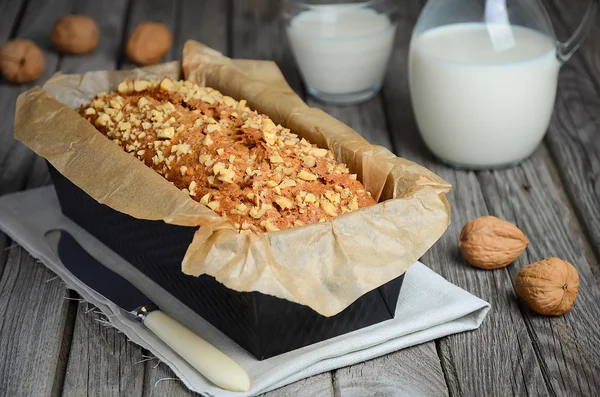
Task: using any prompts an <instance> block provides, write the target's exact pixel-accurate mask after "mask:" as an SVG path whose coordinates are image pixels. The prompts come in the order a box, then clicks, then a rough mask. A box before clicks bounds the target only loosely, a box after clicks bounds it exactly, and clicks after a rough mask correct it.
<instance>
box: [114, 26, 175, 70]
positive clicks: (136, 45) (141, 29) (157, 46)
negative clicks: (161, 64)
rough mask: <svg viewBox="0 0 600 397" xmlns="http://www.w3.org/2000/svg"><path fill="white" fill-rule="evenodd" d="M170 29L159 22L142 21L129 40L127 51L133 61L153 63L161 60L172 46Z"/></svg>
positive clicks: (139, 63) (145, 63)
mask: <svg viewBox="0 0 600 397" xmlns="http://www.w3.org/2000/svg"><path fill="white" fill-rule="evenodd" d="M171 43H172V38H171V33H170V32H169V29H168V28H167V27H166V26H165V25H163V24H162V23H158V22H143V23H140V24H139V25H138V26H137V27H136V28H135V30H134V31H133V33H131V36H129V40H127V46H126V47H125V51H126V52H127V56H128V57H129V59H130V60H131V62H133V63H137V64H138V65H152V64H154V63H157V62H158V61H160V60H161V59H162V58H163V57H164V56H165V55H166V54H167V52H169V49H170V48H171Z"/></svg>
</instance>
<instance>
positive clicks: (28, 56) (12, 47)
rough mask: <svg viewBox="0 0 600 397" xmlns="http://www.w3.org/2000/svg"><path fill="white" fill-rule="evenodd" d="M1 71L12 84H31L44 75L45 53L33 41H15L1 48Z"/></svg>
mask: <svg viewBox="0 0 600 397" xmlns="http://www.w3.org/2000/svg"><path fill="white" fill-rule="evenodd" d="M0 71H2V74H3V75H4V77H6V79H7V80H8V81H10V82H12V83H17V84H22V83H31V82H33V81H36V80H37V79H39V78H40V76H41V75H42V73H44V53H43V52H42V50H40V49H39V47H38V46H36V45H35V44H34V42H33V41H31V40H24V39H15V40H12V41H9V42H7V43H5V44H4V45H3V46H2V47H0Z"/></svg>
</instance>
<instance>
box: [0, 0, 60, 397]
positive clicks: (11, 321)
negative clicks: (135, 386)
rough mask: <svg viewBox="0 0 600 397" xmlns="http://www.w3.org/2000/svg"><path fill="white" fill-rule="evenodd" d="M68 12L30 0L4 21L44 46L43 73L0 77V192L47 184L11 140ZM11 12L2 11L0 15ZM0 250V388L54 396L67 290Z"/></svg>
mask: <svg viewBox="0 0 600 397" xmlns="http://www.w3.org/2000/svg"><path fill="white" fill-rule="evenodd" d="M3 7H4V5H3ZM4 10H5V8H3V11H4ZM70 10H71V3H70V2H62V3H61V4H52V3H48V2H45V1H38V0H31V1H29V2H28V3H27V5H26V7H25V8H24V9H23V14H22V18H20V19H19V18H18V16H16V15H15V16H14V18H15V21H14V23H17V22H18V26H16V25H15V26H13V24H11V23H10V22H8V21H4V22H6V24H4V22H3V23H2V25H3V28H1V29H0V30H1V31H2V34H3V35H6V34H7V30H5V28H4V26H11V30H12V31H14V34H15V36H16V37H22V38H27V39H31V40H33V41H34V42H36V44H37V45H38V46H40V48H42V50H43V52H44V58H45V71H44V73H43V75H42V77H41V79H40V80H39V81H38V82H36V83H34V84H28V85H21V86H17V85H12V84H9V83H8V82H6V81H5V80H1V81H0V107H1V108H2V111H3V112H4V115H5V116H4V117H2V118H0V194H5V193H8V192H14V191H18V190H21V189H23V188H24V187H26V185H30V186H37V185H40V184H44V183H45V181H44V176H43V173H42V174H40V173H35V177H34V178H31V179H30V170H32V168H33V167H34V164H35V163H34V161H35V155H34V154H33V152H31V151H30V150H29V149H27V148H26V147H25V146H24V145H22V144H21V143H19V142H17V141H15V140H14V139H13V115H14V109H15V101H16V98H17V96H18V95H19V94H20V93H21V92H23V91H25V90H26V89H29V88H30V87H32V86H34V85H36V84H41V83H43V82H44V81H45V80H46V79H47V78H49V77H50V76H51V75H52V74H53V73H54V72H55V70H56V68H57V64H58V61H59V56H58V55H57V54H56V53H54V52H53V50H52V46H51V43H50V39H49V37H50V35H49V32H50V31H51V29H52V26H53V25H54V22H55V20H56V19H57V18H58V17H59V16H60V15H63V14H67V13H69V12H70ZM10 15H11V13H10V12H9V13H8V14H4V13H2V14H1V16H0V18H4V17H9V16H10ZM13 27H14V29H13ZM4 38H6V37H4ZM36 169H38V168H37V166H36ZM3 240H4V241H6V240H5V239H4V238H3ZM1 245H4V244H1ZM1 248H2V249H3V254H5V253H8V255H7V262H6V265H5V268H4V270H3V272H2V276H1V278H0V297H1V298H0V312H1V313H2V316H1V318H0V322H1V326H0V344H1V345H2V347H1V348H0V355H2V359H1V362H2V369H1V370H0V390H2V391H3V394H4V395H15V396H16V395H31V396H48V395H55V394H56V393H57V391H58V390H60V386H61V384H60V383H61V378H62V373H63V371H62V368H61V362H62V360H61V357H62V356H61V353H64V345H63V343H62V339H63V334H64V330H65V325H66V322H67V321H68V319H69V310H68V308H69V305H68V303H67V301H65V300H64V299H63V296H64V295H65V294H66V288H65V287H64V286H63V285H62V284H61V283H60V282H58V281H54V282H47V280H49V279H52V278H54V275H53V274H52V273H51V272H50V271H48V270H47V269H46V268H44V267H43V266H42V265H40V264H38V263H36V261H35V260H34V259H33V258H31V257H30V256H29V255H28V254H27V253H25V252H24V251H23V249H22V248H20V247H18V246H11V249H10V250H9V251H6V252H4V248H5V247H4V246H2V247H1ZM0 267H2V266H1V265H0ZM32 374H35V376H32Z"/></svg>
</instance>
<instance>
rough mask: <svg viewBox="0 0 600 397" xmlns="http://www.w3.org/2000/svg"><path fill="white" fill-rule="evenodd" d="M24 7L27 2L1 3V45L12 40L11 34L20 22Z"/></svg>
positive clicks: (21, 0)
mask: <svg viewBox="0 0 600 397" xmlns="http://www.w3.org/2000/svg"><path fill="white" fill-rule="evenodd" d="M24 7H25V0H17V1H2V2H0V43H4V42H5V41H6V40H8V39H9V38H11V37H10V34H11V33H12V32H13V30H15V28H16V27H17V25H18V23H19V22H20V20H21V18H20V16H21V13H22V12H23V11H24Z"/></svg>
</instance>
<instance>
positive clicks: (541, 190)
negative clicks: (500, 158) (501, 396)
mask: <svg viewBox="0 0 600 397" xmlns="http://www.w3.org/2000/svg"><path fill="white" fill-rule="evenodd" d="M544 154H545V150H544V149H543V148H542V149H541V150H539V151H538V152H536V153H535V155H534V156H532V157H531V158H530V159H529V160H528V161H526V162H525V163H524V164H523V165H522V166H521V167H518V168H514V169H510V170H506V171H503V172H483V173H480V175H479V179H480V181H481V185H482V187H483V191H484V194H485V197H486V201H487V204H488V208H489V209H490V211H491V212H492V213H493V214H494V215H497V216H499V217H502V218H503V219H507V220H510V221H512V222H514V223H516V224H517V225H518V226H519V228H520V229H521V230H522V231H523V232H524V233H525V235H527V236H528V237H529V239H530V240H531V243H530V246H529V247H528V248H527V250H526V252H525V254H524V255H522V256H521V257H520V258H519V259H518V260H517V262H516V263H515V264H514V265H512V266H509V267H507V268H506V271H507V272H508V273H509V274H510V276H511V278H512V279H514V277H516V275H517V273H518V272H519V270H520V269H521V268H522V266H524V265H525V264H527V263H531V262H535V261H539V260H541V259H543V258H546V257H549V256H558V257H560V258H562V259H565V260H567V261H569V262H571V263H573V265H574V266H575V267H576V268H577V270H578V272H579V277H580V284H581V287H580V289H579V294H578V296H577V301H576V303H575V305H574V306H573V308H572V309H571V310H570V311H569V312H567V313H566V314H565V315H563V316H561V317H558V318H548V317H543V316H539V315H536V314H535V313H533V312H532V311H530V310H529V309H528V308H527V307H526V306H525V305H524V304H523V302H522V301H521V300H519V299H518V298H517V295H516V294H515V293H513V297H514V300H515V301H518V302H519V305H520V307H521V311H522V314H523V317H524V318H525V322H526V324H527V327H528V330H529V332H530V335H531V338H532V340H533V343H534V346H535V347H536V350H537V354H538V355H539V357H540V361H541V365H542V370H543V372H544V377H545V379H546V382H547V383H548V384H549V387H550V392H551V393H552V394H553V395H561V396H588V395H594V394H595V393H597V391H598V390H600V379H598V377H597V376H595V375H594V374H597V373H599V372H600V351H599V350H598V349H597V348H594V347H593V346H599V345H600V334H599V332H598V318H600V307H599V306H598V302H600V288H599V287H598V286H597V285H596V282H595V280H594V276H593V274H592V271H591V268H590V264H589V263H588V261H587V259H586V257H585V255H584V249H583V246H582V242H581V240H580V239H579V237H578V235H577V234H576V233H574V232H573V228H572V219H571V218H572V217H573V216H574V214H572V213H570V212H569V209H568V208H567V207H566V206H565V205H563V204H562V203H561V201H560V199H559V198H558V193H557V191H556V188H555V187H554V184H553V183H552V179H551V175H550V173H549V172H548V166H547V165H546V164H545V163H546V161H548V158H549V157H547V156H544ZM524 186H528V188H524ZM582 362H583V363H586V365H584V366H582V365H581V363H582Z"/></svg>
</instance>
